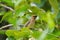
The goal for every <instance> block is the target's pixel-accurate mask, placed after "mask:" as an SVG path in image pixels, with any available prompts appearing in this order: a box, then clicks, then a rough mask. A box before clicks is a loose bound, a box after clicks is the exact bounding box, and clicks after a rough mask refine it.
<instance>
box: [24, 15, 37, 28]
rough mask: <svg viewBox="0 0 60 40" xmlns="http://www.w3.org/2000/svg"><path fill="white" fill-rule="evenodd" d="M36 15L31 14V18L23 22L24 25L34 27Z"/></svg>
mask: <svg viewBox="0 0 60 40" xmlns="http://www.w3.org/2000/svg"><path fill="white" fill-rule="evenodd" d="M36 17H37V16H36V15H32V17H31V19H30V20H28V21H27V22H26V23H25V25H24V27H27V28H33V27H34V24H35V20H36Z"/></svg>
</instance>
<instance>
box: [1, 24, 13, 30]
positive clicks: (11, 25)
mask: <svg viewBox="0 0 60 40" xmlns="http://www.w3.org/2000/svg"><path fill="white" fill-rule="evenodd" d="M12 25H13V24H9V25H5V26H2V27H1V28H0V30H2V29H4V28H7V27H10V26H12Z"/></svg>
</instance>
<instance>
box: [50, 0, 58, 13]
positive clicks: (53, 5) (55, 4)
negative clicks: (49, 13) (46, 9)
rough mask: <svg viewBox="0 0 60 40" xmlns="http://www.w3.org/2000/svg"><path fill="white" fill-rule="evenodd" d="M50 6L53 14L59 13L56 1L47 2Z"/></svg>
mask: <svg viewBox="0 0 60 40" xmlns="http://www.w3.org/2000/svg"><path fill="white" fill-rule="evenodd" d="M49 3H50V5H51V6H52V7H53V9H54V12H56V13H58V12H59V6H58V2H57V0H49Z"/></svg>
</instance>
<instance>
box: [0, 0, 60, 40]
mask: <svg viewBox="0 0 60 40" xmlns="http://www.w3.org/2000/svg"><path fill="white" fill-rule="evenodd" d="M3 5H4V6H3ZM1 15H3V17H2V19H1V18H0V19H1V20H0V23H1V22H2V21H4V20H6V21H7V22H8V23H9V24H13V26H12V29H10V30H9V29H8V30H6V32H5V34H6V35H7V36H8V40H29V39H30V38H31V37H33V38H35V39H36V40H60V21H59V20H60V0H0V16H1ZM32 15H36V16H37V18H36V22H35V25H34V28H33V30H31V29H29V28H27V27H21V26H20V25H24V24H25V23H26V22H27V21H28V20H29V19H30V18H31V16H32ZM31 26H32V25H31ZM0 34H4V32H3V31H1V32H0Z"/></svg>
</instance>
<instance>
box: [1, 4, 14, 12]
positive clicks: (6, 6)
mask: <svg viewBox="0 0 60 40" xmlns="http://www.w3.org/2000/svg"><path fill="white" fill-rule="evenodd" d="M0 5H1V6H3V7H5V8H7V9H9V10H11V11H12V12H14V9H12V8H11V7H8V6H6V5H4V4H2V3H0Z"/></svg>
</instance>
